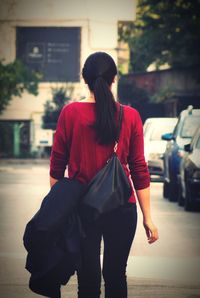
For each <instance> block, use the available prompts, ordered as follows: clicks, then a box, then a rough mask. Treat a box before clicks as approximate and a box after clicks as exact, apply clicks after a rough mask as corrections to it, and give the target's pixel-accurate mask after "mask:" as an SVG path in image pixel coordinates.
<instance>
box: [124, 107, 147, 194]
mask: <svg viewBox="0 0 200 298" xmlns="http://www.w3.org/2000/svg"><path fill="white" fill-rule="evenodd" d="M127 161H128V165H129V169H130V174H131V178H132V181H133V184H134V188H135V189H136V190H139V189H144V188H147V187H148V186H149V185H150V176H149V171H148V167H147V164H146V162H145V158H144V137H143V125H142V121H141V118H140V115H139V113H138V112H137V111H136V110H135V114H134V121H132V122H131V138H130V147H129V155H128V159H127Z"/></svg>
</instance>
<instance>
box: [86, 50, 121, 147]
mask: <svg viewBox="0 0 200 298" xmlns="http://www.w3.org/2000/svg"><path fill="white" fill-rule="evenodd" d="M82 74H83V78H84V79H85V81H86V83H87V84H88V86H89V89H90V90H91V91H92V92H93V93H94V97H95V101H96V122H95V124H94V128H95V130H96V133H97V139H98V141H99V143H100V144H104V145H107V144H110V143H112V142H114V141H115V140H116V138H117V127H116V112H117V104H116V102H115V99H114V97H113V94H112V92H111V90H110V86H111V84H112V82H113V80H114V77H115V75H116V74H117V68H116V65H115V62H114V60H113V59H112V58H111V56H109V55H108V54H106V53H104V52H97V53H94V54H92V55H90V56H89V57H88V58H87V60H86V62H85V65H84V67H83V71H82Z"/></svg>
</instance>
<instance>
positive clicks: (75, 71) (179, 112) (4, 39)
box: [0, 0, 200, 298]
mask: <svg viewBox="0 0 200 298" xmlns="http://www.w3.org/2000/svg"><path fill="white" fill-rule="evenodd" d="M199 32H200V0H190V1H188V0H174V1H164V0H163V1H162V0H138V1H136V0H109V1H107V0H101V1H95V0H57V1H54V0H34V1H32V0H0V41H1V42H0V210H1V214H0V215H1V216H0V265H1V266H0V296H1V297H9V298H11V297H13V298H15V297H16V298H22V297H30V298H31V297H35V295H33V294H31V292H30V291H29V290H28V286H27V284H28V278H29V275H28V272H26V271H25V269H24V264H25V259H26V251H25V249H24V247H23V243H22V238H23V232H24V228H25V225H26V223H27V222H28V221H29V220H30V218H31V217H32V216H33V215H34V213H35V212H36V211H37V210H38V208H39V206H40V204H41V202H42V199H43V197H44V196H45V195H46V193H47V192H48V191H49V156H50V152H51V147H52V143H53V136H54V133H55V130H56V123H57V119H58V116H59V113H60V111H61V109H62V107H63V106H64V105H65V104H68V103H70V102H73V101H77V100H80V99H82V98H84V97H86V96H87V95H88V91H87V88H86V85H85V84H84V82H83V79H82V77H81V70H82V67H83V64H84V61H85V59H86V58H87V57H88V55H89V54H91V53H93V52H96V51H105V52H107V53H109V54H110V55H111V56H112V57H113V58H114V60H115V62H116V63H117V66H118V77H117V81H116V83H115V84H114V86H113V92H114V94H115V97H116V99H117V100H118V101H120V102H121V103H123V104H127V105H130V106H132V107H133V108H136V109H137V110H138V111H139V112H140V115H141V118H142V121H143V124H144V142H145V158H146V162H147V164H148V168H149V172H150V175H151V182H152V183H151V186H152V187H151V204H152V214H153V218H154V219H155V223H156V224H157V225H158V228H159V232H160V239H159V241H158V242H156V243H155V245H153V246H151V247H149V245H148V244H147V241H146V237H145V234H144V231H143V227H142V218H141V214H140V212H139V213H138V215H139V224H138V231H137V234H136V239H135V241H134V244H133V248H132V249H131V252H130V258H129V262H128V268H127V275H128V279H129V280H128V282H129V292H130V297H143V298H144V297H147V296H148V297H149V298H156V297H159V298H160V297H172V298H174V297H178V298H191V297H200V241H199V233H200V224H199V223H200V213H199V210H200V51H199V49H200V34H199ZM171 202H173V203H171ZM188 211H189V212H188ZM191 211H192V212H191ZM119 241H120V239H119ZM132 257H133V258H132ZM131 278H133V280H131ZM146 279H148V281H147V280H146ZM150 279H151V282H150V281H149V280H150ZM153 279H154V280H153ZM167 281H168V282H167ZM172 281H173V282H178V283H182V286H180V284H179V285H178V286H177V287H175V286H174V284H172ZM132 285H133V287H132ZM135 285H136V287H135ZM70 287H71V288H70ZM70 289H71V292H70ZM63 291H64V292H63V294H64V296H63V297H68V298H70V297H75V292H76V282H74V281H73V280H72V283H70V285H69V287H68V289H67V290H63ZM70 293H71V296H70Z"/></svg>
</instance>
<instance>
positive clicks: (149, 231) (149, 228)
mask: <svg viewBox="0 0 200 298" xmlns="http://www.w3.org/2000/svg"><path fill="white" fill-rule="evenodd" d="M143 225H144V228H145V232H146V235H147V239H148V242H149V244H152V243H154V242H155V241H157V240H158V239H159V236H158V229H157V227H156V226H155V225H154V223H153V222H152V220H148V221H145V220H144V221H143Z"/></svg>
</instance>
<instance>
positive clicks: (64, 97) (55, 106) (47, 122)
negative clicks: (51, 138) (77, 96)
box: [43, 84, 74, 130]
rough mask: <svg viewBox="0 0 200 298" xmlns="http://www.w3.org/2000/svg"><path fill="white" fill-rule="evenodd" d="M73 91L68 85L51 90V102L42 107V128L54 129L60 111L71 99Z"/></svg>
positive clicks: (48, 101)
mask: <svg viewBox="0 0 200 298" xmlns="http://www.w3.org/2000/svg"><path fill="white" fill-rule="evenodd" d="M73 90H74V88H73V86H72V85H69V84H66V85H65V86H62V87H59V88H58V87H57V88H52V100H47V101H46V103H45V105H44V115H43V128H45V129H53V130H54V129H56V124H57V121H58V117H59V114H60V112H61V109H62V108H63V106H64V105H65V104H66V103H67V102H68V101H69V100H70V99H71V96H72V93H73Z"/></svg>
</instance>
